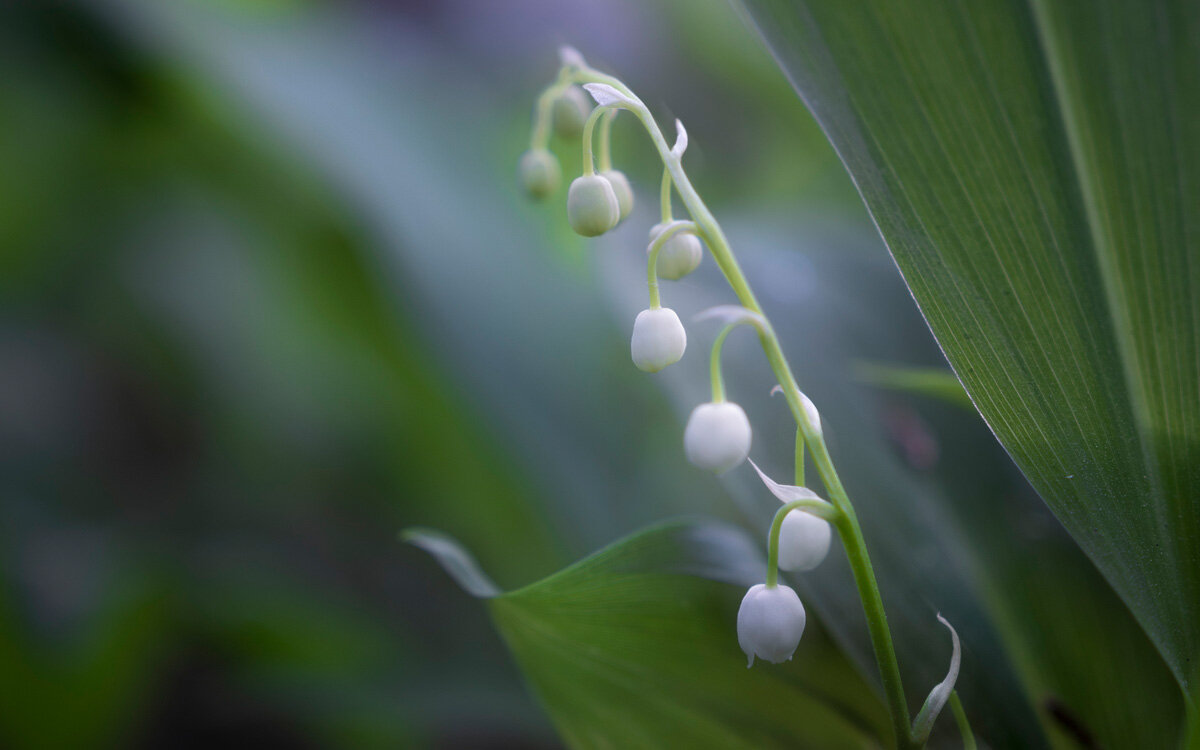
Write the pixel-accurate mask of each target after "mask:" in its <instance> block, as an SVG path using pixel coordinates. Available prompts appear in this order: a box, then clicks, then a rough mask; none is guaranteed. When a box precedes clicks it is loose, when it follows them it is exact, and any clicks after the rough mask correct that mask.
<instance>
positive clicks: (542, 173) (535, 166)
mask: <svg viewBox="0 0 1200 750" xmlns="http://www.w3.org/2000/svg"><path fill="white" fill-rule="evenodd" d="M517 173H518V175H519V176H520V178H521V187H523V188H525V192H526V193H528V194H529V197H531V198H533V199H534V200H542V199H543V198H546V197H547V196H549V195H552V194H553V193H554V191H555V190H558V183H559V181H560V180H561V179H562V170H561V169H560V168H559V166H558V159H556V158H555V157H554V154H552V153H550V152H549V151H547V150H546V149H544V148H535V149H530V150H528V151H526V152H525V153H523V154H521V163H520V164H519V165H518V167H517Z"/></svg>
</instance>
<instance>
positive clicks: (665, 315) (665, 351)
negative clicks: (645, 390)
mask: <svg viewBox="0 0 1200 750" xmlns="http://www.w3.org/2000/svg"><path fill="white" fill-rule="evenodd" d="M685 349H687V331H685V330H684V329H683V323H681V322H680V321H679V316H678V315H676V314H675V311H674V310H672V309H671V308H669V307H660V308H658V309H657V310H642V311H641V312H640V313H638V316H637V319H636V320H634V321H633V337H632V338H631V339H630V342H629V350H630V353H631V354H632V355H633V363H634V364H635V365H637V368H638V369H639V370H642V371H644V372H658V371H659V370H661V369H663V368H664V367H666V366H667V365H673V364H675V363H676V362H678V361H679V360H680V358H681V357H683V352H684V350H685Z"/></svg>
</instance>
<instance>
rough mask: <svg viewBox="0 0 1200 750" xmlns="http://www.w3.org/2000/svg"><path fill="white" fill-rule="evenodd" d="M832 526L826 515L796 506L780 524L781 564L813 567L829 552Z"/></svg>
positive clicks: (785, 567) (787, 567) (799, 568)
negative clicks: (821, 516) (820, 515)
mask: <svg viewBox="0 0 1200 750" xmlns="http://www.w3.org/2000/svg"><path fill="white" fill-rule="evenodd" d="M832 537H833V530H832V529H831V528H830V525H829V522H828V521H826V520H825V519H823V518H817V517H816V516H814V515H812V514H810V513H805V512H804V511H802V510H793V511H792V512H790V513H788V514H787V515H786V516H784V517H783V524H782V525H781V526H780V527H779V567H780V568H781V569H783V570H791V571H802V570H812V569H813V568H815V567H817V566H818V565H820V564H821V561H822V560H824V559H825V556H826V555H828V554H829V542H830V540H831V539H832Z"/></svg>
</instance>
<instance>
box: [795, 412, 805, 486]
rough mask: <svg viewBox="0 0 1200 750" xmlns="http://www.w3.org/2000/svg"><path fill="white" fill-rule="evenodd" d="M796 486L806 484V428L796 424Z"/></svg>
mask: <svg viewBox="0 0 1200 750" xmlns="http://www.w3.org/2000/svg"><path fill="white" fill-rule="evenodd" d="M795 471H796V482H795V483H796V486H797V487H803V486H804V430H803V429H802V428H801V427H800V426H799V425H797V426H796V467H795Z"/></svg>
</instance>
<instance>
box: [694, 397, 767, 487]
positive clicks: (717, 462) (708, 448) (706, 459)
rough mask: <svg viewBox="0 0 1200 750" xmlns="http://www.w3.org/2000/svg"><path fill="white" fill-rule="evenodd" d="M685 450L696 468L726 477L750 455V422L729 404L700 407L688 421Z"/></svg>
mask: <svg viewBox="0 0 1200 750" xmlns="http://www.w3.org/2000/svg"><path fill="white" fill-rule="evenodd" d="M683 447H684V450H685V451H686V452H687V457H688V460H689V461H691V462H692V463H693V464H695V465H696V466H699V467H700V468H701V469H708V470H709V471H715V472H716V473H718V474H723V473H725V472H726V471H729V470H730V469H732V468H733V467H735V466H737V465H738V464H740V463H741V462H742V461H745V460H746V456H748V455H749V454H750V420H749V418H747V417H746V412H745V411H743V410H742V407H740V406H738V405H737V404H734V403H731V402H729V401H722V402H719V403H707V404H700V405H699V406H697V407H696V408H695V409H693V410H692V416H691V417H689V418H688V423H687V428H686V429H684V431H683Z"/></svg>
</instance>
